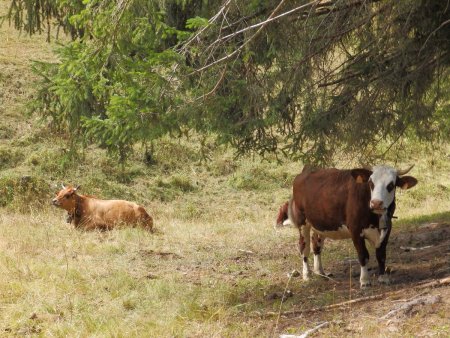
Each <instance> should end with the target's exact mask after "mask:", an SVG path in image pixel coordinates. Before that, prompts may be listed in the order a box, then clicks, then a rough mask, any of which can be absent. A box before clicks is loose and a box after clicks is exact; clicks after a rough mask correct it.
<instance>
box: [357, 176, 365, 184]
mask: <svg viewBox="0 0 450 338" xmlns="http://www.w3.org/2000/svg"><path fill="white" fill-rule="evenodd" d="M363 182H364V181H363V179H362V177H361V176H360V175H358V177H357V178H356V183H363Z"/></svg>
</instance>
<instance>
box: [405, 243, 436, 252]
mask: <svg viewBox="0 0 450 338" xmlns="http://www.w3.org/2000/svg"><path fill="white" fill-rule="evenodd" d="M432 247H433V245H427V246H422V247H420V248H415V247H413V246H401V247H400V249H402V250H404V251H406V252H408V251H416V250H425V249H428V248H432Z"/></svg>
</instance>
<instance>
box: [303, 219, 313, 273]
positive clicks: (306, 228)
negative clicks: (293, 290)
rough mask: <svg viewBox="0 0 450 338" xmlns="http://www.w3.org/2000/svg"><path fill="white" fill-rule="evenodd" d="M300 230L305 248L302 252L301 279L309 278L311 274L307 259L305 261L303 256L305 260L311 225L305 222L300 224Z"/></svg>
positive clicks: (309, 244) (308, 249) (309, 242)
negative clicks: (302, 224)
mask: <svg viewBox="0 0 450 338" xmlns="http://www.w3.org/2000/svg"><path fill="white" fill-rule="evenodd" d="M301 231H302V235H303V239H304V241H305V248H304V250H303V253H302V260H303V279H304V280H309V276H310V275H311V270H310V269H309V266H308V261H306V262H305V258H306V260H308V256H309V252H310V250H311V238H310V233H311V225H310V224H309V223H308V222H307V223H306V224H305V225H304V226H302V229H301Z"/></svg>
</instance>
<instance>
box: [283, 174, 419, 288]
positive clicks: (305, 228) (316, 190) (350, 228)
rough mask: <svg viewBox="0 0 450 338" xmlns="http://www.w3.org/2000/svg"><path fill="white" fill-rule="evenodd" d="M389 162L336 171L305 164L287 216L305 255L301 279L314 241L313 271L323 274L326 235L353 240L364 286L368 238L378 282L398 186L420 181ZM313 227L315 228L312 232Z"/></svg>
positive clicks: (382, 276)
mask: <svg viewBox="0 0 450 338" xmlns="http://www.w3.org/2000/svg"><path fill="white" fill-rule="evenodd" d="M412 167H413V166H411V167H410V168H408V169H406V170H396V169H394V168H391V167H388V166H375V167H373V168H366V169H352V170H338V169H317V170H314V169H311V168H309V167H308V168H304V169H303V171H302V173H301V174H299V175H297V177H295V179H294V183H293V196H292V198H291V200H290V201H289V205H288V215H289V219H290V220H291V222H292V223H293V224H295V225H296V226H297V227H298V229H299V231H300V240H299V249H300V254H301V256H302V258H303V279H305V280H307V279H309V275H310V269H309V266H308V255H309V252H310V240H311V242H312V247H313V252H314V270H313V271H314V273H317V274H323V273H324V272H323V268H322V262H321V257H320V254H321V251H322V247H323V243H324V239H325V238H332V239H344V238H351V239H352V241H353V244H354V246H355V248H356V251H357V253H358V260H359V263H360V265H361V276H360V283H361V287H366V286H369V285H370V280H369V273H368V269H367V263H368V261H369V252H368V251H367V248H366V244H365V239H367V240H369V242H371V243H372V244H373V246H374V247H375V248H376V257H377V261H378V267H379V278H378V281H379V282H380V283H389V278H388V276H387V275H385V261H386V246H387V243H388V239H389V234H390V232H391V225H392V222H391V220H392V216H393V215H394V211H395V191H396V187H400V188H401V189H409V188H411V187H413V186H415V185H416V184H417V180H416V179H415V178H414V177H412V176H403V175H405V174H406V173H407V172H409V171H410V170H411V168H412ZM311 230H312V232H311Z"/></svg>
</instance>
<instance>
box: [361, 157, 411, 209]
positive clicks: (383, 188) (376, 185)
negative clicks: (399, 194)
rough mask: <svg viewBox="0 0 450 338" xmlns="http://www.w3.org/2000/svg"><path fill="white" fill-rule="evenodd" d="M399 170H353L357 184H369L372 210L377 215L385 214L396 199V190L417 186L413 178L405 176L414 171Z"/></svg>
mask: <svg viewBox="0 0 450 338" xmlns="http://www.w3.org/2000/svg"><path fill="white" fill-rule="evenodd" d="M412 167H413V166H411V167H409V168H408V169H406V170H397V169H394V168H391V167H388V166H375V167H373V168H365V169H353V170H352V175H353V177H354V178H355V180H356V182H358V183H363V182H368V184H369V188H370V193H371V197H370V209H371V210H372V211H373V212H374V213H377V214H383V213H384V212H385V211H386V210H387V209H388V208H389V206H390V205H391V203H392V202H393V201H394V199H395V188H396V187H400V188H401V189H409V188H412V187H414V186H415V185H416V184H417V179H415V178H414V177H412V176H403V175H405V174H406V173H407V172H409V171H410V170H411V169H412Z"/></svg>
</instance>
